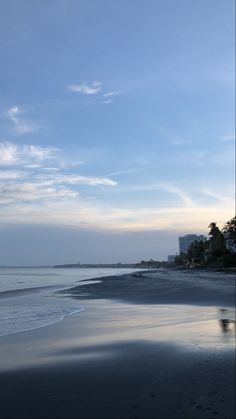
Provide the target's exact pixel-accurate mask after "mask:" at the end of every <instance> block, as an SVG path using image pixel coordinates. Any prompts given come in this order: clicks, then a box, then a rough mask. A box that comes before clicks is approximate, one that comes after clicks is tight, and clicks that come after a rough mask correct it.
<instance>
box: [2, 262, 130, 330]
mask: <svg viewBox="0 0 236 419" xmlns="http://www.w3.org/2000/svg"><path fill="white" fill-rule="evenodd" d="M134 271H136V270H135V269H122V268H121V269H115V268H90V269H89V268H88V269H87V268H81V269H79V268H53V267H49V268H0V336H1V335H8V334H12V333H16V332H21V331H26V330H33V329H37V328H39V327H45V326H48V325H50V324H53V323H56V322H58V321H61V320H63V319H64V318H65V317H67V316H71V315H73V314H77V313H79V312H81V311H82V310H84V309H85V307H83V306H82V305H81V303H80V302H79V301H78V302H77V301H76V300H74V299H71V298H70V297H65V296H64V295H63V297H62V296H61V295H60V294H59V293H58V291H60V290H64V289H67V288H71V287H73V286H77V285H82V283H83V281H84V280H87V279H91V280H93V281H94V280H95V279H96V278H99V277H103V276H110V275H122V274H125V273H130V272H134Z"/></svg>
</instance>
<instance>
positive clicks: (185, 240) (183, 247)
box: [179, 234, 206, 253]
mask: <svg viewBox="0 0 236 419" xmlns="http://www.w3.org/2000/svg"><path fill="white" fill-rule="evenodd" d="M201 240H202V241H205V240H206V237H205V236H203V235H202V234H200V235H197V234H186V236H182V237H179V253H187V251H188V248H189V246H190V245H191V244H192V243H193V242H195V241H201Z"/></svg>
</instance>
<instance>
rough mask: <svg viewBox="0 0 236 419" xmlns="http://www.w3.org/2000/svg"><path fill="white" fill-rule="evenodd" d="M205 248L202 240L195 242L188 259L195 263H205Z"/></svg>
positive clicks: (191, 246)
mask: <svg viewBox="0 0 236 419" xmlns="http://www.w3.org/2000/svg"><path fill="white" fill-rule="evenodd" d="M204 252H205V246H204V242H203V241H202V240H199V241H198V240H196V241H194V242H193V243H192V244H191V245H190V246H189V248H188V252H187V258H188V259H189V260H190V261H191V260H193V262H203V261H204V260H205V253H204Z"/></svg>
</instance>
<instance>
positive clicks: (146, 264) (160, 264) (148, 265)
mask: <svg viewBox="0 0 236 419" xmlns="http://www.w3.org/2000/svg"><path fill="white" fill-rule="evenodd" d="M167 266H168V263H167V262H166V261H165V260H164V261H159V260H153V259H150V260H141V262H139V263H136V265H135V268H139V269H159V268H165V267H167Z"/></svg>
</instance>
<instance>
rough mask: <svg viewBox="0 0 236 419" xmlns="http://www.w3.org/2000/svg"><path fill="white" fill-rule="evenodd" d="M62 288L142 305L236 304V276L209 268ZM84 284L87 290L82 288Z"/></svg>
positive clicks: (79, 295)
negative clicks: (210, 270) (211, 270)
mask: <svg viewBox="0 0 236 419" xmlns="http://www.w3.org/2000/svg"><path fill="white" fill-rule="evenodd" d="M96 279H97V281H99V282H98V283H96V284H86V282H87V281H88V280H84V281H83V284H82V288H81V285H79V286H74V287H71V288H68V289H66V290H62V291H61V292H60V293H61V294H66V295H68V296H70V297H72V298H76V299H81V298H83V297H84V295H85V294H86V298H87V299H98V298H111V299H115V300H120V301H126V302H129V303H140V304H194V305H209V306H211V305H213V306H215V305H217V304H218V305H220V306H221V305H227V306H231V307H232V306H233V307H234V306H235V301H236V296H235V290H236V288H235V275H234V274H232V275H230V274H225V273H223V272H214V273H213V272H209V271H197V270H195V271H192V270H191V271H190V272H189V271H182V270H181V271H179V270H167V269H166V270H164V269H163V270H145V271H138V272H134V273H129V274H123V275H116V276H106V277H101V278H96ZM84 287H85V293H84V292H83V288H84Z"/></svg>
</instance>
